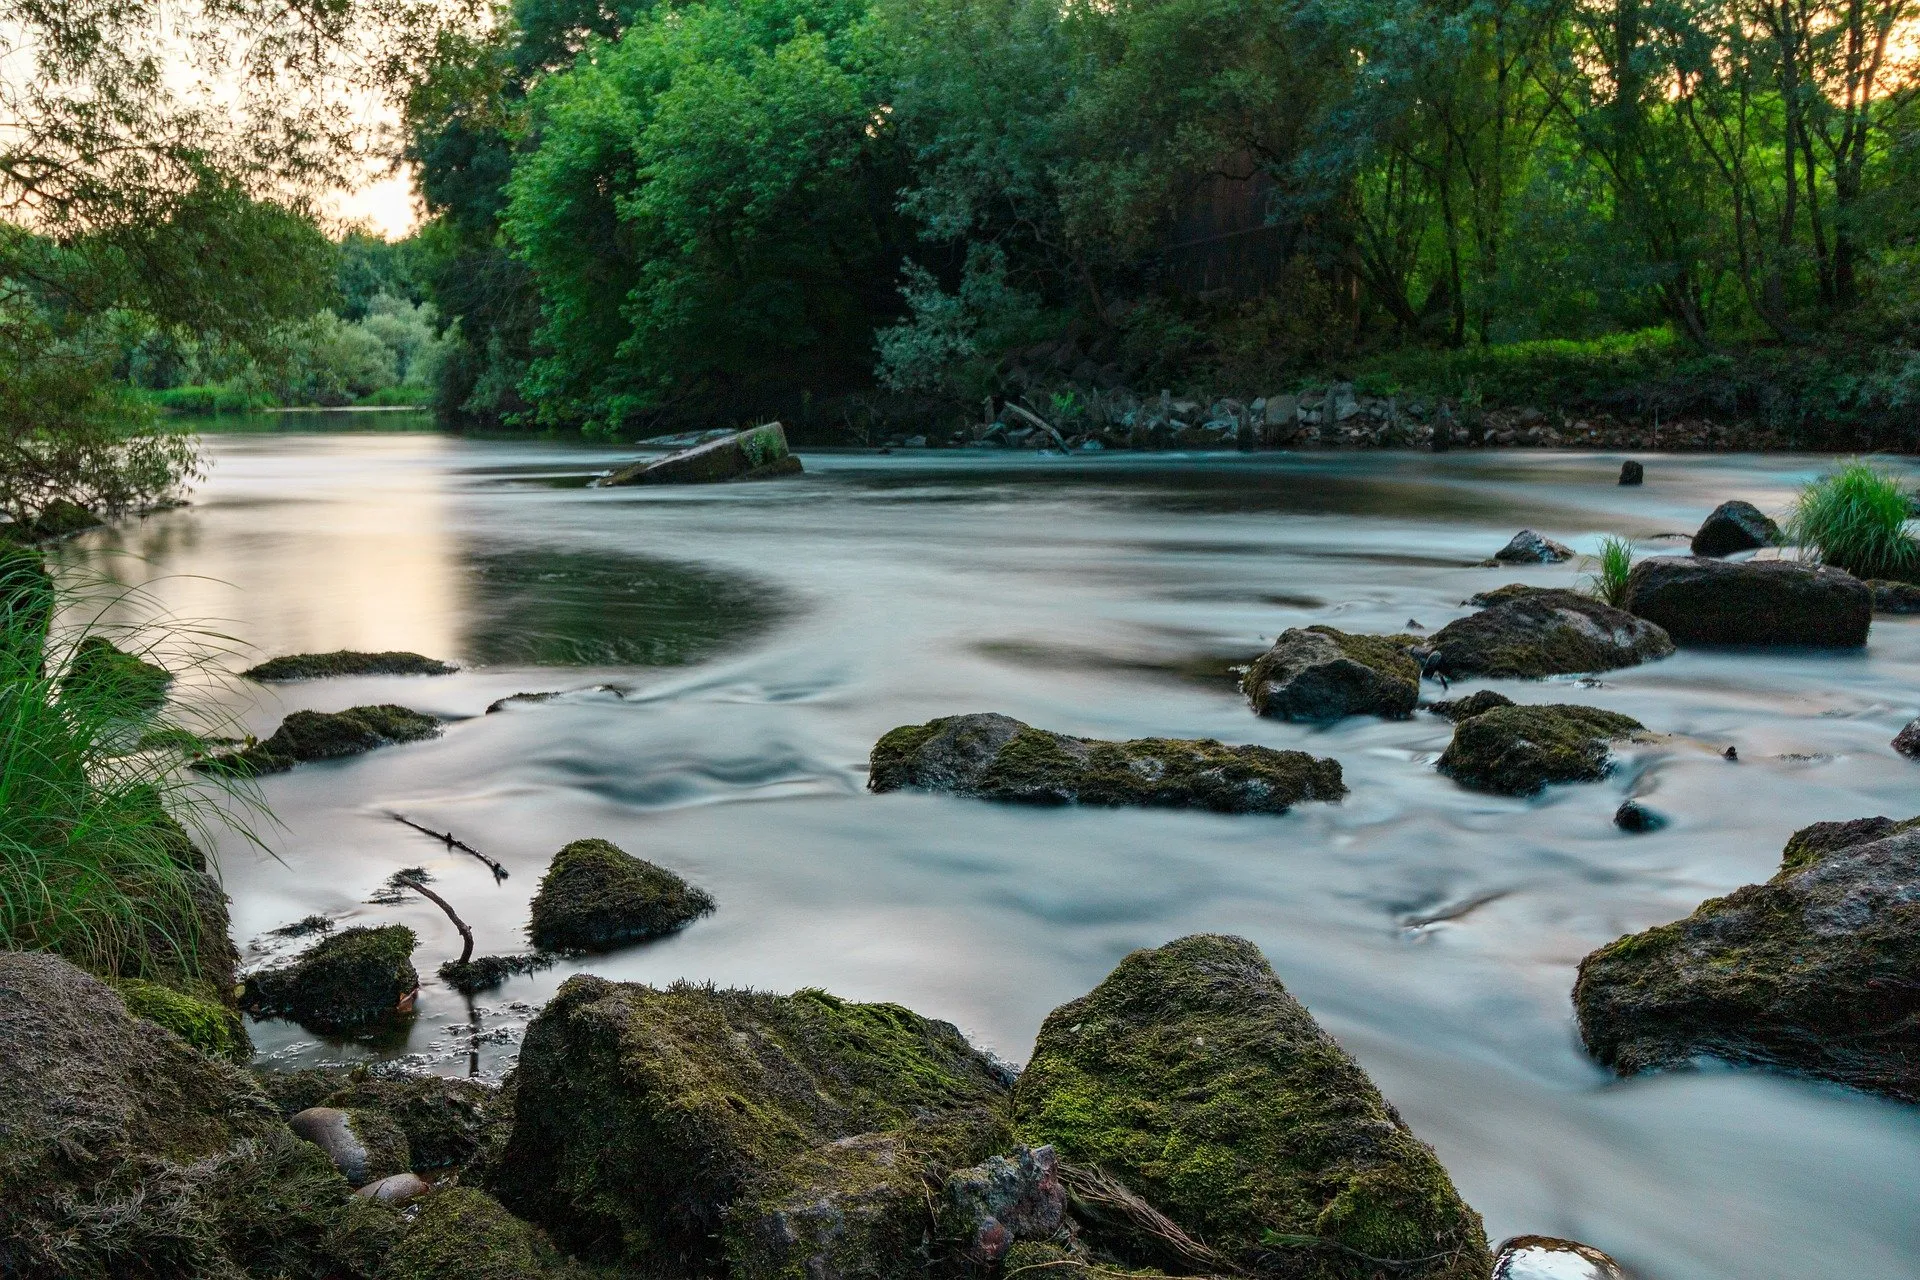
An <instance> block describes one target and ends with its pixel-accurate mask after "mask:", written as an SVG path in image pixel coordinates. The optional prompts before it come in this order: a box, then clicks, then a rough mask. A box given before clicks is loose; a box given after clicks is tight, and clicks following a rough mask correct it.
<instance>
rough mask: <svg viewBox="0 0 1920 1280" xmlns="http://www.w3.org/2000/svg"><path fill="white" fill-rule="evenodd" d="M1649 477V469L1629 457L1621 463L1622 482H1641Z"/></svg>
mask: <svg viewBox="0 0 1920 1280" xmlns="http://www.w3.org/2000/svg"><path fill="white" fill-rule="evenodd" d="M1646 478H1647V469H1646V468H1645V467H1644V466H1642V465H1641V464H1640V463H1638V462H1635V461H1633V460H1632V459H1631V458H1629V459H1628V460H1627V461H1625V462H1623V463H1621V464H1620V483H1621V484H1640V483H1642V482H1644V481H1645V480H1646Z"/></svg>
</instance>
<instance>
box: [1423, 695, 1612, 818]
mask: <svg viewBox="0 0 1920 1280" xmlns="http://www.w3.org/2000/svg"><path fill="white" fill-rule="evenodd" d="M1645 728H1646V726H1644V725H1642V724H1641V723H1640V722H1639V721H1638V720H1635V719H1634V718H1633V717H1631V716H1623V715H1621V714H1619V713H1618V712H1614V711H1602V710H1600V709H1599V708H1598V707H1582V706H1576V705H1572V704H1568V703H1550V704H1548V705H1545V706H1531V707H1527V706H1511V707H1495V708H1494V709H1493V710H1491V711H1484V712H1482V713H1481V714H1479V715H1477V716H1469V717H1468V718H1467V719H1465V720H1462V721H1460V722H1459V723H1458V724H1457V725H1456V726H1455V728H1454V731H1453V741H1452V742H1449V743H1448V744H1447V749H1446V750H1445V751H1443V752H1442V753H1441V754H1440V761H1439V765H1438V768H1439V770H1440V772H1442V773H1444V774H1447V775H1449V776H1450V777H1452V778H1453V780H1454V781H1456V782H1458V783H1459V784H1460V785H1462V786H1465V787H1472V788H1473V789H1474V790H1476V791H1492V792H1496V793H1498V794H1500V795H1509V796H1530V795H1533V794H1534V793H1535V792H1537V791H1540V790H1542V789H1544V788H1545V787H1547V786H1548V785H1549V784H1552V783H1556V782H1594V781H1597V780H1599V779H1601V778H1604V777H1606V776H1607V770H1608V768H1609V767H1610V760H1611V755H1612V745H1613V743H1615V742H1617V741H1620V740H1622V739H1626V738H1631V737H1633V736H1634V735H1635V734H1638V733H1642V732H1644V731H1645Z"/></svg>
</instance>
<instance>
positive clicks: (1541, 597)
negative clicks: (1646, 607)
mask: <svg viewBox="0 0 1920 1280" xmlns="http://www.w3.org/2000/svg"><path fill="white" fill-rule="evenodd" d="M1474 603H1475V604H1479V605H1484V606H1485V607H1484V608H1482V609H1481V610H1480V611H1479V612H1478V613H1470V614H1468V615H1467V616H1466V617H1464V618H1456V619H1455V620H1454V621H1452V622H1449V623H1448V624H1447V625H1446V626H1444V627H1442V628H1440V630H1438V631H1436V632H1434V633H1433V635H1432V636H1431V637H1430V638H1429V639H1428V640H1427V641H1426V643H1425V646H1424V647H1425V649H1426V650H1427V652H1428V653H1429V654H1430V655H1431V656H1430V657H1429V659H1428V666H1429V668H1430V669H1431V670H1435V671H1438V672H1440V673H1441V674H1444V675H1447V676H1454V677H1459V676H1496V677H1504V678H1510V679H1513V678H1517V679H1527V680H1538V679H1541V678H1543V677H1545V676H1557V675H1573V674H1575V673H1578V672H1584V671H1613V670H1616V669H1618V668H1620V667H1632V666H1638V665H1639V664H1640V663H1642V662H1649V661H1652V660H1653V659H1655V658H1664V657H1666V656H1667V655H1668V654H1670V653H1672V652H1673V641H1672V640H1671V639H1670V638H1669V637H1668V636H1667V633H1666V632H1665V631H1662V630H1661V629H1660V628H1659V627H1657V626H1655V625H1654V624H1653V623H1651V622H1647V621H1645V620H1643V619H1640V618H1636V617H1634V616H1633V615H1632V614H1630V613H1627V612H1625V611H1624V610H1621V609H1616V608H1614V607H1612V606H1611V605H1608V604H1605V603H1603V602H1602V601H1599V600H1596V599H1594V598H1593V597H1592V596H1589V595H1582V594H1581V593H1580V592H1578V591H1563V590H1559V589H1557V588H1551V587H1526V586H1521V585H1520V584H1518V583H1515V584H1514V585H1512V586H1506V587H1501V588H1500V589H1499V590H1497V591H1489V592H1486V593H1484V594H1482V595H1478V596H1475V597H1474Z"/></svg>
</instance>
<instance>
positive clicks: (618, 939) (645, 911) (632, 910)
mask: <svg viewBox="0 0 1920 1280" xmlns="http://www.w3.org/2000/svg"><path fill="white" fill-rule="evenodd" d="M713 907H714V903H713V897H712V895H710V894H709V893H707V891H706V890H704V889H700V888H696V887H695V886H693V885H690V884H688V883H687V882H686V881H685V880H683V879H681V878H680V877H679V876H678V875H676V874H674V873H673V872H671V871H669V870H667V869H666V868H665V867H656V866H655V865H653V864H652V863H651V862H647V861H644V860H643V859H640V858H636V857H634V856H633V855H632V854H630V853H628V852H626V850H624V849H622V848H620V847H619V846H618V845H616V844H614V843H612V842H611V841H607V840H575V841H574V842H573V843H572V844H570V845H568V846H566V847H565V848H564V849H562V850H560V852H558V853H556V854H554V855H553V862H552V863H551V864H549V865H548V867H547V874H546V875H545V876H543V877H542V878H541V880H540V888H539V891H538V892H536V893H535V894H534V895H533V911H532V918H531V921H530V923H529V924H528V926H527V934H528V936H529V937H530V938H531V939H532V941H533V945H534V946H536V947H539V948H540V949H541V950H543V951H605V950H608V949H609V948H612V947H617V946H620V945H622V944H623V943H628V942H640V941H643V940H645V939H647V938H657V937H660V936H662V935H664V934H669V933H672V932H673V931H674V930H676V929H680V928H683V927H685V926H686V925H687V924H688V923H690V922H692V921H694V920H697V919H699V918H700V917H701V916H703V915H706V914H707V913H708V912H710V911H712V910H713Z"/></svg>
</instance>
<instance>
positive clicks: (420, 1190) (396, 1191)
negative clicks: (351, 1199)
mask: <svg viewBox="0 0 1920 1280" xmlns="http://www.w3.org/2000/svg"><path fill="white" fill-rule="evenodd" d="M432 1190H433V1188H432V1187H431V1186H429V1185H428V1183H427V1181H426V1179H424V1178H422V1177H421V1176H420V1175H419V1174H417V1173H390V1174H388V1175H387V1176H386V1177H384V1178H382V1179H380V1180H379V1181H378V1182H369V1183H368V1184H367V1185H366V1186H364V1187H361V1188H360V1189H359V1190H358V1191H356V1192H354V1193H353V1194H354V1195H356V1196H359V1197H360V1198H362V1199H364V1200H373V1201H377V1202H378V1203H380V1204H390V1205H394V1206H396V1207H397V1206H399V1205H403V1204H406V1203H408V1202H409V1201H413V1200H418V1199H419V1198H420V1197H421V1196H424V1195H426V1194H427V1193H429V1192H430V1191H432Z"/></svg>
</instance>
